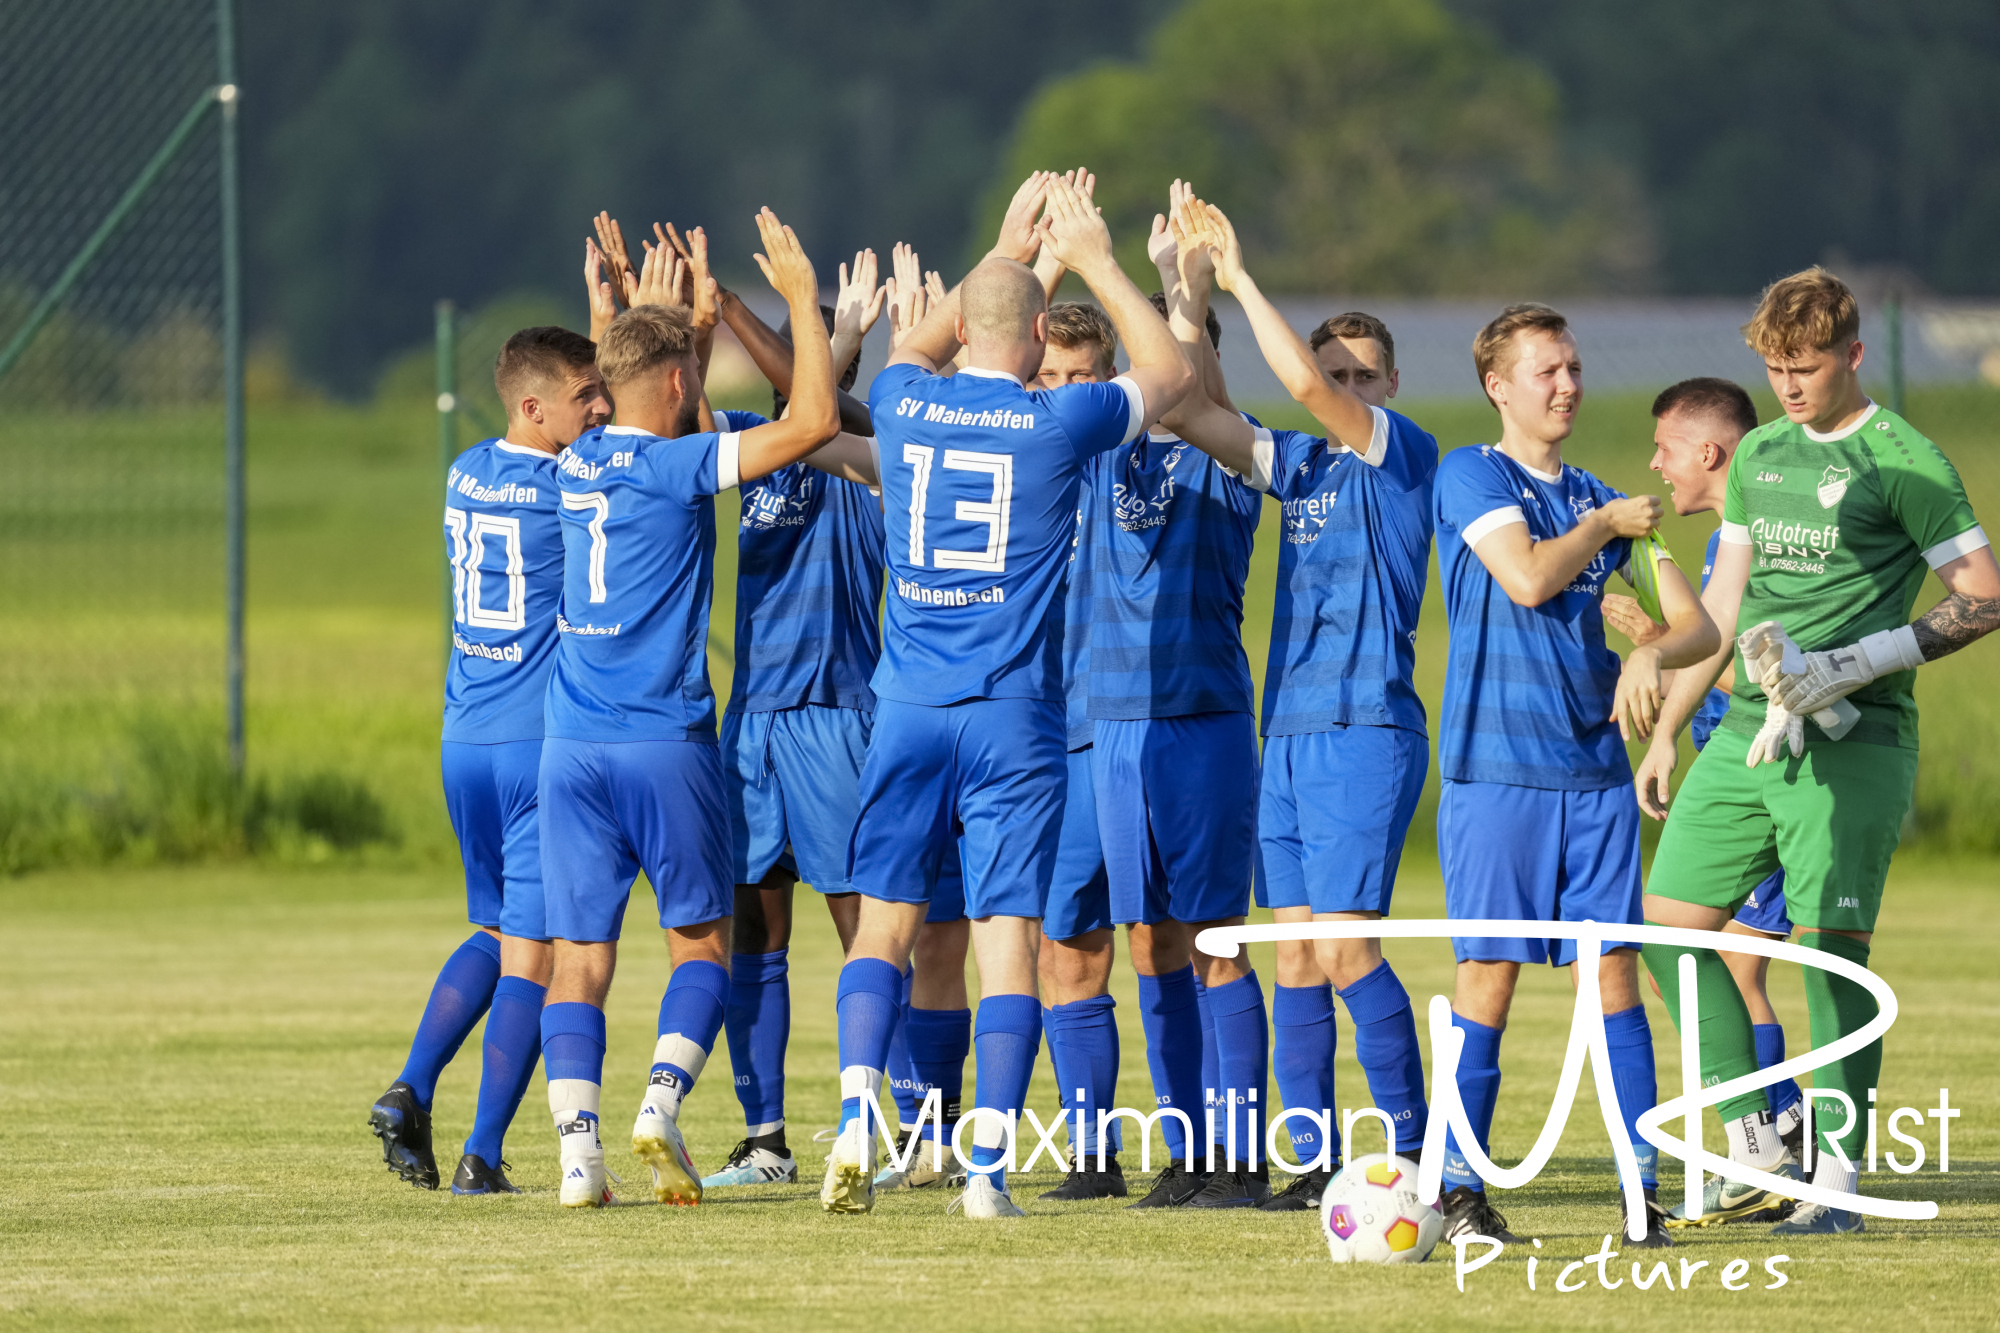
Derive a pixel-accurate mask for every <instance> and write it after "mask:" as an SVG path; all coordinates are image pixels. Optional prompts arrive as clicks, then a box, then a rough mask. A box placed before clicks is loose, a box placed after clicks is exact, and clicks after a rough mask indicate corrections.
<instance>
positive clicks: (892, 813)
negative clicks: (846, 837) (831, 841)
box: [847, 699, 1069, 920]
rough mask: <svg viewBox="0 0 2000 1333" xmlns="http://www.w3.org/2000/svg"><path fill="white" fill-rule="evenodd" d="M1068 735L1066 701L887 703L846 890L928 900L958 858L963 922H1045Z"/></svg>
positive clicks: (867, 771) (865, 782)
mask: <svg viewBox="0 0 2000 1333" xmlns="http://www.w3.org/2000/svg"><path fill="white" fill-rule="evenodd" d="M1064 736H1065V727H1064V722H1063V704H1062V701H1061V700H1059V699H1057V700H1050V699H969V700H967V701H966V702H964V703H958V704H952V705H950V706H948V707H943V708H934V707H931V706H929V705H926V704H912V703H903V702H901V701H899V700H894V699H882V700H879V701H878V702H877V704H876V709H875V734H874V736H873V738H872V739H871V740H870V741H869V744H868V762H867V763H866V764H865V765H863V767H862V770H861V813H860V817H859V818H858V819H857V820H856V822H855V825H854V838H853V841H852V842H851V843H850V844H849V846H848V853H847V879H848V882H849V883H850V884H852V885H853V886H854V887H855V889H856V890H857V891H859V892H861V893H864V894H866V895H868V896H869V897H871V898H880V899H884V900H886V901H888V902H897V903H926V904H927V903H929V902H930V901H931V899H932V897H933V895H934V894H935V893H936V891H937V888H938V882H939V880H940V878H941V877H942V876H943V873H944V867H945V865H946V864H947V863H948V861H949V860H950V858H951V856H952V854H953V852H954V850H956V851H957V852H958V854H959V857H960V863H961V866H962V869H963V871H964V875H965V909H964V910H965V915H967V916H969V917H972V918H973V919H975V920H977V919H979V918H981V917H988V916H1023V917H1039V916H1041V914H1042V903H1043V900H1044V899H1046V898H1047V896H1048V892H1049V883H1050V881H1051V880H1052V879H1053V878H1054V877H1055V868H1056V845H1057V842H1058V839H1059V836H1060V834H1061V830H1062V818H1063V796H1064V793H1065V791H1066V789H1067V788H1068V786H1069V774H1068V769H1067V767H1066V766H1065V764H1064V756H1063V740H1064ZM961 830H962V833H961V832H960V831H961ZM954 839H956V841H954Z"/></svg>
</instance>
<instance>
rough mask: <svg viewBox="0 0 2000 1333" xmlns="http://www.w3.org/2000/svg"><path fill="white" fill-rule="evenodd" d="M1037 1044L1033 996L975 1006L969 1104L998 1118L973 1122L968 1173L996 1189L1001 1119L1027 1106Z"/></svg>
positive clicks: (1037, 1008) (1001, 1178)
mask: <svg viewBox="0 0 2000 1333" xmlns="http://www.w3.org/2000/svg"><path fill="white" fill-rule="evenodd" d="M849 966H852V964H850V965H849ZM843 1012H844V1011H843ZM1041 1044H1042V1006H1041V1003H1040V1002H1039V1001H1037V1000H1036V999H1035V997H1034V996H1032V995H992V996H988V997H987V998H986V999H983V1000H981V1001H980V1002H979V1021H978V1023H977V1024H976V1025H975V1026H974V1028H973V1030H972V1047H973V1050H974V1051H975V1052H976V1057H977V1060H978V1064H977V1065H976V1066H975V1069H976V1072H977V1075H978V1080H979V1081H978V1087H977V1091H976V1092H975V1094H974V1097H973V1104H974V1106H975V1108H978V1109H985V1110H990V1111H998V1112H999V1113H1000V1114H999V1115H997V1116H996V1115H982V1116H980V1117H978V1118H977V1119H976V1120H974V1121H973V1124H972V1169H973V1170H974V1171H981V1172H985V1173H986V1174H987V1175H988V1176H990V1177H991V1179H992V1181H993V1183H994V1184H995V1185H996V1186H998V1187H999V1188H1001V1189H1005V1188H1006V1185H1007V1173H1006V1170H1005V1168H1004V1167H1002V1166H1001V1163H1002V1162H1003V1161H1004V1160H1005V1158H1006V1155H1007V1122H1006V1116H1007V1113H1008V1112H1010V1111H1012V1112H1014V1113H1015V1114H1017V1115H1018V1114H1019V1113H1020V1110H1021V1107H1022V1106H1023V1105H1025V1104H1026V1103H1027V1100H1028V1080H1029V1079H1030V1078H1031V1077H1033V1075H1034V1072H1035V1052H1036V1051H1037V1050H1038V1049H1040V1047H1041Z"/></svg>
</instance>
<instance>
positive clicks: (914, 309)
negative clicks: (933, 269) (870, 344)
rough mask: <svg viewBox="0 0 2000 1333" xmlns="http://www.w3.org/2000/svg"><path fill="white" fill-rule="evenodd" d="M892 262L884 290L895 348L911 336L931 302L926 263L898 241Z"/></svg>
mask: <svg viewBox="0 0 2000 1333" xmlns="http://www.w3.org/2000/svg"><path fill="white" fill-rule="evenodd" d="M889 264H890V273H889V281H888V282H887V283H886V284H884V286H883V289H882V290H883V292H884V293H885V294H886V297H887V300H888V304H889V349H890V350H891V351H894V350H895V349H896V348H898V347H900V346H902V344H903V339H905V338H907V337H909V336H910V330H912V329H914V328H916V327H917V325H919V324H921V323H923V320H924V316H925V315H927V314H929V313H930V307H931V305H932V301H931V299H930V295H929V293H928V292H926V291H925V289H924V275H923V266H922V264H921V263H920V262H919V261H918V259H917V252H916V251H915V250H913V249H911V248H910V246H909V244H908V243H907V242H904V241H898V242H896V245H895V248H894V249H893V250H891V251H890V252H889Z"/></svg>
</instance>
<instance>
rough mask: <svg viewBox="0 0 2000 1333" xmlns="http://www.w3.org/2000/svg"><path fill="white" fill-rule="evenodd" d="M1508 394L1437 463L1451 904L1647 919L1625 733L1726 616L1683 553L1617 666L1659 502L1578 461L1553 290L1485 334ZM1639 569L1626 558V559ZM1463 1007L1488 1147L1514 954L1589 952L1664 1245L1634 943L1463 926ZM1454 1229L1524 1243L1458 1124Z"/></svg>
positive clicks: (1573, 365) (1496, 913) (1653, 1236)
mask: <svg viewBox="0 0 2000 1333" xmlns="http://www.w3.org/2000/svg"><path fill="white" fill-rule="evenodd" d="M1473 363H1474V366H1475V367H1476V369H1477V370H1478V373H1479V378H1480V384H1481V387H1482V388H1483V389H1484V390H1485V392H1486V396H1487V398H1488V400H1489V401H1490V402H1492V404H1493V405H1494V407H1495V408H1497V409H1498V411H1499V413H1500V421H1501V433H1500V440H1499V443H1497V444H1491V445H1479V446H1477V447H1472V448H1465V449H1460V450H1457V451H1455V452H1453V453H1451V454H1448V455H1446V456H1445V458H1444V461H1443V462H1442V463H1441V464H1440V465H1439V467H1438V476H1437V486H1436V514H1437V544H1438V568H1439V573H1440V577H1441V578H1442V580H1443V583H1444V593H1445V615H1446V620H1447V624H1448V625H1449V627H1450V632H1451V647H1450V653H1449V656H1448V658H1447V660H1446V666H1445V692H1444V719H1443V724H1442V726H1441V728H1440V736H1439V745H1438V768H1439V772H1440V775H1441V776H1442V778H1443V781H1444V790H1443V793H1442V796H1441V798H1440V800H1439V804H1438V859H1439V864H1440V868H1441V869H1442V870H1443V872H1444V885H1445V911H1446V914H1447V915H1448V916H1451V917H1455V918H1461V919H1479V918H1490V919H1499V920H1524V921H1584V920H1592V921H1597V922H1602V923H1606V924H1614V923H1618V922H1631V923H1637V922H1638V921H1640V920H1641V917H1640V886H1639V810H1638V805H1637V803H1636V802H1635V801H1634V800H1633V799H1632V796H1631V794H1630V792H1629V790H1628V788H1629V786H1630V784H1631V780H1632V778H1631V765H1630V762H1629V761H1628V760H1627V758H1626V755H1625V744H1624V740H1623V738H1622V736H1621V731H1623V730H1626V729H1636V730H1637V732H1638V734H1642V735H1643V734H1644V733H1645V731H1646V729H1647V727H1649V726H1650V724H1651V720H1652V714H1653V713H1655V712H1657V710H1658V707H1659V699H1660V695H1661V681H1660V673H1661V671H1662V669H1664V668H1676V667H1683V666H1689V665H1692V664H1693V663H1696V662H1699V661H1702V660H1704V659H1705V658H1707V657H1708V656H1709V655H1711V654H1712V653H1714V652H1715V650H1716V645H1717V644H1718V643H1719V642H1720V638H1719V636H1718V634H1717V631H1716V628H1715V625H1714V624H1713V622H1711V621H1710V620H1709V618H1708V616H1707V614H1706V613H1705V612H1704V611H1703V610H1702V608H1701V604H1700V602H1698V601H1697V600H1696V598H1695V595H1694V593H1693V591H1692V590H1691V589H1690V588H1689V587H1688V583H1687V580H1686V579H1685V578H1683V577H1682V576H1681V574H1680V571H1679V570H1677V569H1675V568H1674V567H1673V566H1672V565H1671V563H1668V564H1665V565H1662V566H1661V568H1660V571H1659V575H1660V577H1659V586H1660V605H1661V608H1662V610H1663V612H1664V614H1665V615H1666V617H1667V631H1666V633H1664V634H1663V635H1661V636H1660V637H1659V639H1657V640H1656V641H1655V642H1653V643H1650V644H1647V645H1646V646H1644V647H1640V648H1635V649H1633V650H1632V654H1631V656H1630V657H1629V658H1627V659H1626V661H1625V663H1624V666H1623V668H1622V670H1621V668H1620V665H1619V661H1618V658H1617V656H1616V655H1615V654H1614V653H1612V651H1611V650H1610V648H1608V647H1607V646H1606V645H1605V642H1604V616H1603V611H1602V607H1601V602H1602V598H1603V595H1604V586H1605V581H1606V580H1607V579H1608V578H1609V577H1610V575H1611V574H1612V572H1613V571H1614V570H1621V571H1622V570H1627V569H1628V568H1629V567H1628V559H1629V556H1630V551H1631V545H1632V542H1633V540H1634V539H1636V538H1639V537H1643V536H1645V535H1646V534H1647V533H1649V532H1651V531H1652V530H1653V528H1654V526H1655V525H1656V524H1657V523H1658V521H1659V517H1660V513H1661V509H1660V502H1659V500H1658V499H1657V498H1656V497H1654V496H1650V495H1640V496H1633V497H1631V498H1626V497H1625V496H1622V495H1620V494H1619V493H1618V492H1617V491H1615V490H1613V489H1612V488H1611V487H1609V486H1607V485H1605V484H1604V483H1603V482H1601V481H1599V480H1598V479H1597V478H1596V477H1593V476H1591V475H1590V474H1589V473H1588V472H1585V471H1584V470H1583V469H1582V468H1579V467H1576V466H1573V465H1570V464H1566V463H1564V462H1563V457H1562V444H1563V441H1564V440H1565V439H1567V438H1568V437H1569V434H1570V431H1571V429H1572V428H1573V426H1574V423H1575V419H1576V411H1577V407H1578V405H1579V404H1580V402H1581V401H1582V398H1583V362H1582V359H1581V357H1580V356H1579V354H1578V352H1577V346H1576V339H1575V337H1574V336H1572V335H1571V333H1570V331H1569V326H1568V323H1567V322H1566V321H1565V320H1564V319H1563V317H1562V316H1561V315H1560V314H1558V313H1557V312H1556V311H1554V310H1551V309H1550V308H1549V307H1547V306H1544V305H1536V304H1523V305H1514V306H1509V307H1508V308H1507V309H1505V310H1503V311H1501V313H1500V314H1499V315H1498V316H1497V317H1496V318H1495V319H1494V320H1492V322H1490V323H1489V324H1487V325H1486V327H1485V328H1483V329H1482V330H1480V332H1479V335H1478V337H1477V338H1475V339H1474V341H1473ZM1628 577H1629V575H1628ZM1453 947H1454V950H1455V952H1456V953H1457V956H1458V976H1457V983H1456V986H1455V987H1454V992H1453V999H1452V1021H1453V1022H1454V1023H1455V1024H1456V1025H1457V1027H1458V1028H1459V1030H1460V1031H1461V1032H1462V1033H1463V1034H1464V1037H1465V1044H1464V1047H1463V1052H1462V1054H1461V1056H1460V1060H1459V1067H1458V1080H1457V1081H1458V1087H1459V1092H1460V1096H1461V1098H1462V1099H1463V1102H1464V1106H1465V1109H1466V1114H1467V1117H1468V1119H1469V1120H1470V1121H1471V1124H1472V1128H1473V1131H1474V1132H1475V1134H1476V1135H1477V1136H1478V1139H1479V1145H1480V1147H1481V1149H1482V1150H1486V1146H1487V1142H1488V1133H1489V1130H1490V1128H1491V1126H1492V1123H1493V1107H1494V1103H1495V1100H1496V1098H1497V1097H1498V1094H1499V1088H1500V1036H1501V1032H1502V1030H1503V1029H1504V1028H1505V1026H1506V1023H1507V1011H1508V1008H1509V1006H1510V1004H1511V1002H1512V1000H1513V996H1514V986H1515V982H1516V981H1517V979H1518V978H1519V975H1520V971H1521V966H1522V964H1524V963H1542V962H1548V963H1554V964H1556V965H1558V966H1562V965H1565V964H1566V965H1568V966H1569V967H1570V969H1571V975H1572V978H1574V977H1575V976H1576V975H1577V969H1578V968H1580V967H1583V966H1592V965H1595V966H1596V967H1597V969H1598V973H1597V975H1598V984H1599V987H1600V994H1601V997H1602V1001H1603V1012H1604V1026H1605V1033H1606V1036H1607V1039H1608V1041H1609V1044H1610V1057H1611V1059H1610V1063H1611V1071H1612V1081H1613V1087H1614V1089H1615V1092H1616V1095H1617V1099H1618V1103H1619V1107H1620V1110H1621V1112H1622V1113H1623V1115H1624V1118H1625V1126H1626V1130H1627V1133H1628V1134H1629V1135H1630V1139H1631V1144H1632V1148H1633V1151H1634V1152H1635V1153H1636V1154H1637V1156H1638V1158H1639V1169H1640V1176H1641V1180H1642V1183H1643V1184H1644V1186H1645V1188H1646V1198H1647V1202H1648V1219H1647V1223H1648V1225H1647V1234H1646V1238H1645V1241H1644V1243H1645V1244H1647V1245H1668V1244H1671V1243H1672V1242H1671V1241H1670V1240H1669V1239H1668V1238H1667V1233H1666V1231H1665V1229H1664V1227H1663V1226H1662V1219H1663V1216H1664V1211H1663V1210H1662V1209H1661V1208H1660V1207H1659V1205H1658V1203H1657V1202H1656V1201H1655V1199H1654V1187H1655V1185H1656V1183H1657V1182H1656V1178H1655V1177H1656V1168H1657V1160H1658V1152H1657V1150H1656V1149H1654V1148H1653V1147H1652V1146H1651V1145H1650V1144H1648V1143H1646V1142H1645V1140H1644V1139H1642V1138H1640V1137H1639V1135H1638V1133H1637V1130H1636V1122H1637V1119H1638V1116H1639V1114H1640V1113H1641V1112H1643V1111H1644V1110H1646V1109H1647V1108H1648V1107H1650V1106H1652V1105H1653V1103H1654V1100H1655V1093H1656V1086H1655V1080H1654V1072H1653V1042H1652V1032H1651V1030H1650V1028H1649V1027H1648V1025H1647V1022H1646V1009H1645V1005H1644V1003H1643V1002H1642V1000H1641V998H1640V995H1639V988H1638V973H1637V967H1636V959H1637V951H1636V950H1635V949H1634V948H1633V947H1632V946H1630V945H1627V944H1623V943H1620V942H1619V941H1617V940H1615V939H1612V940H1607V941H1605V943H1604V947H1603V953H1602V956H1601V958H1600V959H1597V960H1590V959H1581V958H1578V957H1577V946H1576V943H1575V942H1574V941H1568V940H1565V941H1556V940H1546V941H1544V940H1526V939H1506V938H1460V939H1456V940H1454V941H1453ZM1444 1180H1445V1184H1446V1185H1447V1186H1448V1187H1449V1189H1448V1192H1447V1193H1446V1195H1445V1197H1444V1199H1443V1200H1442V1204H1443V1208H1444V1213H1445V1235H1446V1236H1447V1237H1450V1236H1458V1235H1466V1234H1479V1235H1484V1236H1489V1237H1493V1238H1494V1239H1497V1240H1501V1241H1512V1240H1514V1239H1516V1238H1515V1237H1513V1235H1512V1233H1511V1232H1509V1231H1508V1230H1507V1225H1506V1219H1504V1218H1503V1217H1501V1215H1500V1214H1499V1213H1498V1212H1497V1211H1496V1210H1495V1209H1494V1208H1493V1206H1492V1205H1491V1204H1490V1203H1488V1202H1487V1199H1486V1194H1485V1187H1484V1183H1483V1182H1482V1181H1481V1180H1480V1179H1479V1177H1478V1175H1477V1174H1476V1173H1475V1172H1474V1171H1473V1170H1472V1168H1471V1165H1470V1163H1468V1161H1467V1160H1466V1158H1465V1156H1464V1154H1463V1153H1462V1151H1461V1150H1460V1148H1459V1146H1458V1142H1457V1139H1456V1137H1455V1136H1454V1137H1452V1138H1449V1139H1447V1141H1446V1157H1445V1163H1444Z"/></svg>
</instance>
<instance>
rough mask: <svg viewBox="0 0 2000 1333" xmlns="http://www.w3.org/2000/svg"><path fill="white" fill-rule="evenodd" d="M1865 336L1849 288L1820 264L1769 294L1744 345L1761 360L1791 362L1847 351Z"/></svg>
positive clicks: (1759, 306)
mask: <svg viewBox="0 0 2000 1333" xmlns="http://www.w3.org/2000/svg"><path fill="white" fill-rule="evenodd" d="M1860 336H1861V307H1860V305H1859V304H1858V303H1856V301H1855V299H1854V293H1853V292H1851V291H1849V290H1848V287H1847V284H1846V283H1844V282H1842V281H1841V280H1840V279H1839V278H1836V277H1834V276H1833V274H1831V273H1828V272H1827V271H1826V270H1825V269H1823V268H1821V267H1820V266H1819V265H1818V264H1814V265H1813V266H1812V267H1811V268H1809V269H1806V270H1805V271H1804V272H1802V273H1794V274H1792V276H1791V277H1789V278H1779V279H1778V280H1777V281H1776V282H1774V283H1772V284H1771V285H1770V286H1769V287H1766V288H1765V289H1764V295H1763V297H1762V299H1760V300H1759V301H1758V302H1757V313H1756V314H1754V315H1752V316H1750V322H1749V323H1748V324H1745V325H1744V326H1743V341H1744V342H1746V343H1748V344H1750V350H1752V351H1753V352H1756V353H1757V354H1758V355H1759V356H1776V357H1791V356H1799V355H1801V354H1803V353H1806V352H1823V351H1825V350H1826V349H1827V348H1829V347H1845V346H1847V344H1849V343H1851V342H1853V341H1854V340H1855V339H1856V338H1859V337H1860Z"/></svg>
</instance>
